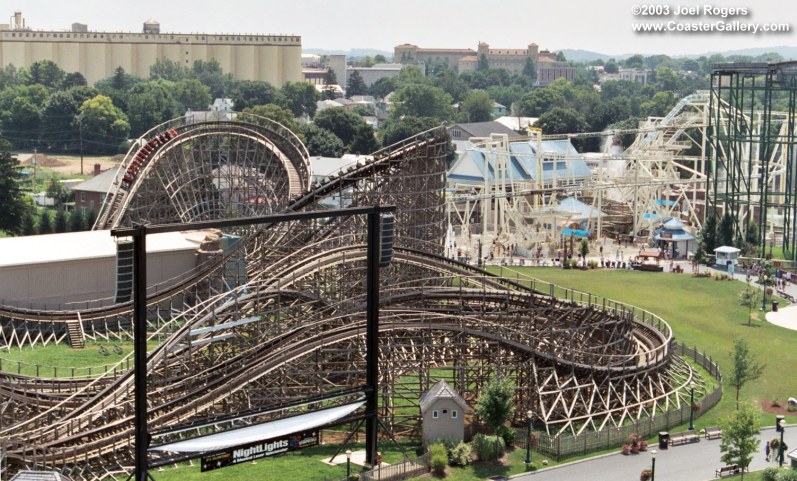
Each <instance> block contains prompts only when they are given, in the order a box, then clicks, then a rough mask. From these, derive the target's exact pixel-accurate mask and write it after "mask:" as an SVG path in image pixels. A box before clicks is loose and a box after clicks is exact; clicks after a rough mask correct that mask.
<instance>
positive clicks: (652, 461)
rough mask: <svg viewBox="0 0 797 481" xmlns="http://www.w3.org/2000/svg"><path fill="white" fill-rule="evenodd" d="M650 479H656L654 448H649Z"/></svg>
mask: <svg viewBox="0 0 797 481" xmlns="http://www.w3.org/2000/svg"><path fill="white" fill-rule="evenodd" d="M650 481H656V450H655V449H651V450H650Z"/></svg>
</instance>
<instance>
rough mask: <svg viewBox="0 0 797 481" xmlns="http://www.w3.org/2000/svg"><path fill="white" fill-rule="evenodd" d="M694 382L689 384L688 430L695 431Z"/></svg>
mask: <svg viewBox="0 0 797 481" xmlns="http://www.w3.org/2000/svg"><path fill="white" fill-rule="evenodd" d="M694 419H695V382H694V381H692V382H691V383H689V430H690V431H694V430H695V424H694Z"/></svg>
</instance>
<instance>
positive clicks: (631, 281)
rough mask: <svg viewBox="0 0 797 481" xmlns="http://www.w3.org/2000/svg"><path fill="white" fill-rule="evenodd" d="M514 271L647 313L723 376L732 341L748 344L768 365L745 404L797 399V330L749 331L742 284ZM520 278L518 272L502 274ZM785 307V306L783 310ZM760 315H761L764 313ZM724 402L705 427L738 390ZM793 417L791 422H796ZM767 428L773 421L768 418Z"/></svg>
mask: <svg viewBox="0 0 797 481" xmlns="http://www.w3.org/2000/svg"><path fill="white" fill-rule="evenodd" d="M514 271H517V272H519V273H520V278H521V279H522V276H523V275H527V276H531V277H534V278H537V279H541V280H544V281H547V282H552V283H554V284H557V285H559V286H563V287H568V288H573V289H577V290H581V291H585V292H590V293H592V294H596V295H599V296H604V297H606V298H608V299H612V300H616V301H620V302H625V303H627V304H630V305H633V306H637V307H641V308H643V309H646V310H648V311H650V312H652V313H654V314H656V315H658V316H659V317H661V318H662V319H664V320H665V321H667V323H669V324H670V326H671V327H672V329H673V332H674V333H675V339H676V340H677V341H678V342H680V343H686V344H687V345H689V346H697V348H698V349H699V350H700V351H703V352H705V353H707V354H709V355H710V356H711V357H712V358H714V360H715V361H716V362H717V363H718V364H719V366H720V369H721V370H722V371H723V372H728V371H729V370H730V369H731V365H732V364H731V357H730V352H731V350H732V348H733V340H734V339H735V338H737V337H744V338H745V339H747V341H748V343H749V345H750V349H751V350H752V351H753V352H754V353H756V355H757V356H758V359H759V361H760V362H761V363H763V364H765V365H766V368H765V369H764V374H763V375H762V376H761V377H760V378H759V379H757V380H755V381H753V382H751V383H749V384H748V385H747V386H745V387H744V388H743V389H742V392H741V395H740V398H741V399H742V400H752V401H758V400H761V399H764V400H778V401H780V402H781V403H784V404H785V402H786V400H787V399H788V398H789V397H795V395H797V378H795V377H794V376H793V371H794V366H795V365H797V331H792V330H788V329H783V328H780V327H777V326H774V325H771V324H768V323H763V324H762V323H760V322H758V321H753V326H752V327H748V326H747V310H746V309H745V308H743V307H741V306H740V305H739V301H738V293H739V291H741V290H742V288H743V287H744V284H743V283H741V282H735V281H715V280H713V279H710V278H704V277H701V278H697V277H692V276H691V275H687V274H671V273H665V272H663V273H654V272H639V271H622V270H604V269H595V270H586V271H582V270H572V269H571V270H565V269H554V268H532V267H525V268H514ZM503 273H504V275H505V276H507V277H511V278H515V277H516V276H515V272H510V271H509V270H507V269H504V271H503ZM783 304H784V303H781V305H783ZM759 314H760V313H759ZM724 389H725V390H724V393H723V398H722V401H720V403H719V404H718V405H717V407H716V408H714V409H712V410H711V411H710V412H709V413H707V414H706V415H705V416H704V417H703V418H704V419H702V420H701V421H702V422H701V424H716V421H717V420H718V418H719V417H722V416H726V415H728V414H730V413H731V412H732V411H733V410H734V408H735V391H734V390H733V388H732V387H731V386H729V385H728V384H727V382H726V383H725V384H724ZM796 420H797V418H794V417H792V418H791V419H790V420H789V422H795V421H796ZM762 422H763V423H764V424H765V425H772V424H774V416H771V415H763V417H762Z"/></svg>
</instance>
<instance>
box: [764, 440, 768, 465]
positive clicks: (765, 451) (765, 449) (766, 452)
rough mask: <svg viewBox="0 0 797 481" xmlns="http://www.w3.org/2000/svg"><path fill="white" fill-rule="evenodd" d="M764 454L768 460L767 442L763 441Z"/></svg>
mask: <svg viewBox="0 0 797 481" xmlns="http://www.w3.org/2000/svg"><path fill="white" fill-rule="evenodd" d="M764 454H766V460H767V462H769V442H765V443H764Z"/></svg>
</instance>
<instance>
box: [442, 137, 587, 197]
mask: <svg viewBox="0 0 797 481" xmlns="http://www.w3.org/2000/svg"><path fill="white" fill-rule="evenodd" d="M538 145H539V144H538V143H537V142H532V141H528V140H525V141H517V142H510V143H509V153H510V156H509V159H508V160H509V162H508V163H507V168H506V174H505V175H504V176H503V177H505V178H507V179H508V180H509V182H510V183H511V184H513V186H514V187H515V188H518V189H523V190H530V189H532V188H534V184H536V183H537V180H538V179H541V180H542V188H546V189H547V188H553V187H554V186H555V184H556V185H571V186H572V185H581V184H583V183H584V181H585V180H586V179H589V178H591V177H592V171H591V170H590V169H589V167H587V164H586V162H585V161H584V159H583V158H582V157H581V155H580V154H579V153H578V151H576V149H575V147H573V144H571V143H570V141H569V140H567V139H564V140H543V141H542V142H541V146H542V148H541V149H540V150H541V155H540V156H539V157H541V158H539V157H538V152H537V150H538ZM498 157H499V155H498V154H494V153H492V152H490V151H489V150H487V149H480V148H475V147H472V148H470V149H468V150H466V151H465V153H464V154H463V155H462V156H461V157H460V158H459V159H458V160H457V161H456V162H454V165H452V166H451V168H450V169H449V171H448V185H449V187H450V188H461V187H466V186H484V184H485V181H488V182H489V183H493V182H496V180H497V177H499V176H496V161H497V159H498Z"/></svg>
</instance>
